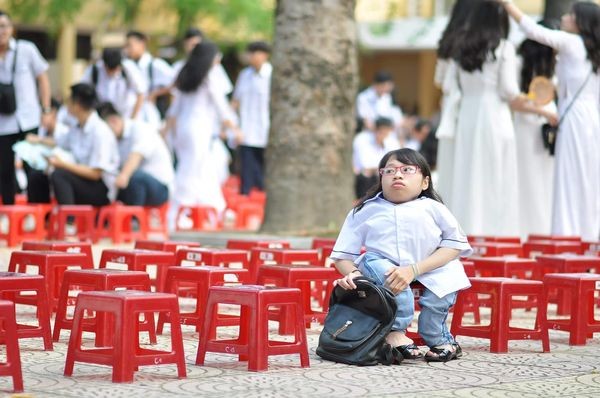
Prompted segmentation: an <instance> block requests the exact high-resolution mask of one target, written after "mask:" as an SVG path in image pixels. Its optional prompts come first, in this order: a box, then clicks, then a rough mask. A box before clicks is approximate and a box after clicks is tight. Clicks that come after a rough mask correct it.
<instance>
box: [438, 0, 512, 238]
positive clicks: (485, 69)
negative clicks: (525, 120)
mask: <svg viewBox="0 0 600 398" xmlns="http://www.w3.org/2000/svg"><path fill="white" fill-rule="evenodd" d="M507 35H508V16H507V14H506V12H505V11H504V9H503V8H502V7H501V6H500V5H499V4H497V3H495V2H488V1H482V2H479V3H478V4H476V5H475V6H473V11H472V14H471V18H470V21H469V23H468V26H467V27H466V29H465V30H464V31H463V32H462V34H461V35H460V37H458V38H457V42H456V43H455V45H454V53H455V55H454V59H455V61H456V63H457V65H458V66H459V70H458V78H459V84H460V88H461V93H462V96H461V101H460V108H459V114H458V123H457V129H456V136H455V153H454V177H453V190H452V199H451V201H450V206H451V210H452V212H453V213H454V215H455V216H456V218H457V219H458V221H459V222H460V224H461V225H462V227H463V228H464V230H465V232H466V233H467V234H469V235H504V236H508V235H516V234H518V229H519V228H518V226H519V224H518V202H517V200H518V196H517V180H518V179H517V155H516V144H515V133H514V128H513V123H512V116H511V111H510V106H509V103H510V102H512V101H513V100H517V99H518V97H519V94H520V92H519V87H518V85H517V76H516V55H515V49H514V46H513V45H512V44H511V43H510V42H508V41H506V37H507Z"/></svg>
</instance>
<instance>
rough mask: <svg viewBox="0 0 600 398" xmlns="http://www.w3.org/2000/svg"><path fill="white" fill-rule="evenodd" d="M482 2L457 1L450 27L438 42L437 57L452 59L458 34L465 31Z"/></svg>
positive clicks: (449, 22) (472, 0)
mask: <svg viewBox="0 0 600 398" xmlns="http://www.w3.org/2000/svg"><path fill="white" fill-rule="evenodd" d="M479 1H482V0H457V1H456V3H455V4H454V6H453V7H452V11H451V12H450V19H449V20H448V25H446V29H444V33H442V37H441V38H440V41H439V42H438V50H437V56H438V58H440V59H449V58H452V54H453V46H454V44H455V43H456V36H457V34H458V33H459V32H460V31H461V30H462V29H464V27H465V25H466V24H467V23H468V20H469V15H470V14H471V10H472V9H473V6H474V5H475V3H477V2H479Z"/></svg>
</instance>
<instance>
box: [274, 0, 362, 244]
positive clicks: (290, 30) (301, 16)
mask: <svg viewBox="0 0 600 398" xmlns="http://www.w3.org/2000/svg"><path fill="white" fill-rule="evenodd" d="M354 8H355V1H354V0H278V2H277V7H276V11H275V14H276V16H275V41H274V46H273V57H272V62H273V80H272V85H271V131H270V136H269V144H268V147H267V150H266V155H265V156H266V159H265V161H266V190H267V198H268V201H267V208H266V217H265V222H264V224H263V227H262V231H263V232H268V233H294V234H315V233H319V232H323V231H337V230H339V228H340V227H341V224H342V222H343V220H344V217H345V215H346V213H347V212H348V210H349V209H350V208H351V207H352V201H353V188H352V187H353V174H352V167H351V158H352V137H353V135H354V128H355V116H354V101H355V98H356V94H357V89H358V67H357V48H356V42H357V37H356V25H355V21H354Z"/></svg>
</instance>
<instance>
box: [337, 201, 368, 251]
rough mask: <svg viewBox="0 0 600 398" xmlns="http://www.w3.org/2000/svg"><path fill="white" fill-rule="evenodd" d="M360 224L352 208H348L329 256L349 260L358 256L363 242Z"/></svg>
mask: <svg viewBox="0 0 600 398" xmlns="http://www.w3.org/2000/svg"><path fill="white" fill-rule="evenodd" d="M361 226H362V223H361V222H360V221H359V217H358V216H357V215H356V214H355V213H354V209H352V210H350V212H349V213H348V215H347V216H346V220H345V221H344V225H343V226H342V229H341V230H340V234H339V235H338V237H337V240H336V241H335V245H334V246H333V251H332V252H331V255H330V256H329V257H330V258H332V259H333V260H350V261H354V260H356V259H357V258H358V257H360V254H361V253H360V251H361V248H362V247H363V244H364V237H363V236H362V235H363V234H362V231H361Z"/></svg>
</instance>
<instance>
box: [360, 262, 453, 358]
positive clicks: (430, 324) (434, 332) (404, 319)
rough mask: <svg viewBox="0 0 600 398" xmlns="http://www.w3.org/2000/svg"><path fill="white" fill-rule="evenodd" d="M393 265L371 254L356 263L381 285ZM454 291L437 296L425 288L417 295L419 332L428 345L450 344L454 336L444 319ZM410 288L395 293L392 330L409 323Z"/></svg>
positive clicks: (411, 308)
mask: <svg viewBox="0 0 600 398" xmlns="http://www.w3.org/2000/svg"><path fill="white" fill-rule="evenodd" d="M393 267H397V265H396V264H394V263H393V262H391V261H390V260H388V259H386V258H384V257H381V256H380V255H378V254H375V253H367V254H366V255H365V257H364V259H363V261H362V263H361V264H360V265H359V269H360V271H361V273H362V274H363V275H364V276H366V277H367V278H371V279H372V280H374V281H375V283H376V284H377V285H379V286H384V284H385V278H386V276H385V273H386V272H387V271H388V270H389V269H391V268H393ZM456 296H457V292H453V293H449V294H447V295H446V296H444V297H442V298H439V297H437V296H436V295H435V294H434V293H433V292H432V291H430V290H429V289H427V288H425V290H424V292H423V295H422V296H421V297H420V298H419V306H420V307H421V314H420V315H419V321H418V323H419V334H420V335H421V337H423V340H425V344H427V345H428V346H429V347H435V346H439V345H444V344H451V343H454V342H455V340H454V337H452V335H451V334H450V331H449V330H448V325H446V320H447V318H448V311H449V310H450V307H452V306H453V305H454V303H455V301H456ZM414 303H415V302H414V296H413V292H412V289H410V288H408V289H404V290H403V291H401V292H400V293H398V294H397V295H396V304H397V305H398V309H397V310H396V319H395V320H394V325H393V326H392V330H394V331H401V332H405V331H406V329H407V328H408V327H409V326H410V323H411V322H412V320H413V317H414V314H415V304H414Z"/></svg>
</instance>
